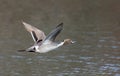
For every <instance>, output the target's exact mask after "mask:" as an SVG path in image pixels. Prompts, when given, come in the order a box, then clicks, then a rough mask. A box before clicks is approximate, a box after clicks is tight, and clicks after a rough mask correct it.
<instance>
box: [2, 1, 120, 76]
mask: <svg viewBox="0 0 120 76" xmlns="http://www.w3.org/2000/svg"><path fill="white" fill-rule="evenodd" d="M0 4H1V7H0V10H1V12H0V22H1V25H0V26H1V28H0V51H1V53H0V75H1V76H120V51H119V50H120V37H119V32H120V30H119V29H120V27H119V20H120V18H119V16H120V15H119V8H118V7H119V6H120V5H119V2H115V1H109V0H105V1H99V0H96V1H89V0H87V1H83V0H79V1H73V0H67V1H58V0H57V1H55V0H48V1H47V0H46V1H43V0H42V1H41V0H26V1H25V0H20V1H18V2H16V1H15V0H11V1H10V0H1V1H0ZM68 7H69V8H68ZM21 20H25V21H26V22H28V23H30V24H33V25H36V27H38V28H40V29H43V30H44V31H45V32H46V33H48V32H50V30H51V29H52V28H53V27H55V25H56V24H58V23H60V22H62V21H63V22H64V30H63V31H62V33H61V35H60V36H59V37H58V38H57V39H58V40H63V39H64V38H71V39H73V40H75V41H77V42H76V43H75V44H72V45H68V46H65V47H64V46H63V47H61V48H59V49H56V50H53V51H51V52H48V53H45V54H39V53H28V52H24V53H21V52H17V51H16V50H19V49H24V48H27V47H29V46H30V45H32V43H33V42H32V38H31V37H30V35H29V33H27V32H26V31H25V29H24V27H23V25H22V24H21ZM46 27H47V28H46Z"/></svg>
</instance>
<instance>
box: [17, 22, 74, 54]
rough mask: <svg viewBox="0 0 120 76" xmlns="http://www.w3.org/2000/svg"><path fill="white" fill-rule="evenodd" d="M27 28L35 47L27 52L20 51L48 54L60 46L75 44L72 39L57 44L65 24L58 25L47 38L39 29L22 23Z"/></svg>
mask: <svg viewBox="0 0 120 76" xmlns="http://www.w3.org/2000/svg"><path fill="white" fill-rule="evenodd" d="M22 23H23V25H24V26H25V28H26V30H27V31H28V32H29V33H30V34H31V36H32V38H33V40H34V45H33V46H31V47H30V48H28V49H26V50H19V51H27V52H38V53H46V52H49V51H51V50H53V49H56V48H58V47H60V46H63V45H67V44H71V43H75V41H72V40H71V39H65V40H64V41H63V42H59V43H58V42H55V38H56V37H57V35H58V34H59V33H60V32H61V30H62V29H63V23H60V24H59V25H57V27H56V28H55V29H54V30H53V31H52V32H50V33H49V34H48V35H47V36H46V35H45V33H44V32H43V31H41V30H39V29H38V28H36V27H34V26H32V25H30V24H28V23H26V22H22Z"/></svg>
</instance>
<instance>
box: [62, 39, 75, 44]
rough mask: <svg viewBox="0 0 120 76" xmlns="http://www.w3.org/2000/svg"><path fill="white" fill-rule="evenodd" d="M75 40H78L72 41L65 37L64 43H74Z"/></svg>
mask: <svg viewBox="0 0 120 76" xmlns="http://www.w3.org/2000/svg"><path fill="white" fill-rule="evenodd" d="M75 42H76V41H72V40H71V39H65V40H64V44H63V45H67V44H73V43H75Z"/></svg>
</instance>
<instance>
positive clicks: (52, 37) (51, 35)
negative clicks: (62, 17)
mask: <svg viewBox="0 0 120 76" xmlns="http://www.w3.org/2000/svg"><path fill="white" fill-rule="evenodd" d="M62 29H63V23H60V24H59V25H58V26H57V27H56V28H55V29H54V30H53V31H52V32H50V33H49V34H48V36H47V37H46V38H45V40H44V41H54V40H55V38H56V37H57V35H58V34H59V33H60V32H61V30H62Z"/></svg>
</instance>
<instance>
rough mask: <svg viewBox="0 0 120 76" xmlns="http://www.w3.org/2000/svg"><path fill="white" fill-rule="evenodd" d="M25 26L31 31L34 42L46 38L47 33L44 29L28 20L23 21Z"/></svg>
mask: <svg viewBox="0 0 120 76" xmlns="http://www.w3.org/2000/svg"><path fill="white" fill-rule="evenodd" d="M22 23H23V24H24V26H25V29H26V30H27V31H28V32H30V34H31V36H32V38H33V40H34V42H37V41H39V40H44V39H45V38H46V36H45V34H44V32H43V31H41V30H39V29H37V28H36V27H34V26H32V25H30V24H28V23H26V22H22Z"/></svg>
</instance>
